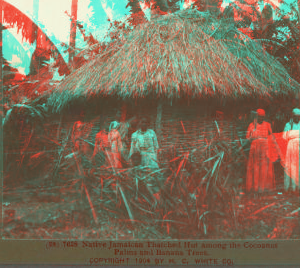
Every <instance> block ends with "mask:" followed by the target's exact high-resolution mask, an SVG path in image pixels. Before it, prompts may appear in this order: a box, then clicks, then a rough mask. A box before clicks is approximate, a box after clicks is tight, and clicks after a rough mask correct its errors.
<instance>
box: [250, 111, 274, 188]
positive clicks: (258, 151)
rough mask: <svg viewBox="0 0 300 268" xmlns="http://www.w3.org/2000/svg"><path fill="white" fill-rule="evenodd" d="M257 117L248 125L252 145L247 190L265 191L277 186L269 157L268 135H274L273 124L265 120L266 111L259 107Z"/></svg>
mask: <svg viewBox="0 0 300 268" xmlns="http://www.w3.org/2000/svg"><path fill="white" fill-rule="evenodd" d="M256 114H257V118H255V119H254V122H253V123H251V124H250V125H249V127H248V131H247V136H246V138H247V139H248V140H250V142H251V147H250V153H249V160H248V166H247V179H246V190H247V191H248V192H250V191H252V190H254V191H255V192H263V191H265V190H272V189H274V188H275V179H274V171H273V163H272V161H271V159H270V157H269V142H268V136H269V135H272V129H271V124H270V123H268V122H266V121H264V119H265V111H264V110H263V109H258V110H257V111H256Z"/></svg>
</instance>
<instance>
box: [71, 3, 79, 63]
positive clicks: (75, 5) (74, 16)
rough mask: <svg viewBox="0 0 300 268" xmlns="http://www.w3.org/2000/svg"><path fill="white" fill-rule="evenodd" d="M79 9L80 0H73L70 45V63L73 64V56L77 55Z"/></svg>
mask: <svg viewBox="0 0 300 268" xmlns="http://www.w3.org/2000/svg"><path fill="white" fill-rule="evenodd" d="M77 9H78V0H72V8H71V17H72V19H71V28H70V45H69V49H70V51H69V64H72V61H73V57H74V55H75V51H74V49H75V45H76V28H77V27H76V21H77Z"/></svg>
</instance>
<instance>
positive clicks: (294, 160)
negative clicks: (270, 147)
mask: <svg viewBox="0 0 300 268" xmlns="http://www.w3.org/2000/svg"><path fill="white" fill-rule="evenodd" d="M299 130H300V109H294V110H293V117H292V119H291V121H290V122H288V123H287V124H286V125H285V128H284V132H283V138H284V139H285V140H287V142H288V145H287V151H286V158H285V174H284V190H285V191H289V190H292V191H296V189H297V188H298V189H299Z"/></svg>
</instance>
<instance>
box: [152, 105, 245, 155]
mask: <svg viewBox="0 0 300 268" xmlns="http://www.w3.org/2000/svg"><path fill="white" fill-rule="evenodd" d="M225 108H226V107H225ZM218 110H219V111H220V112H222V110H223V111H224V109H217V107H211V106H209V105H207V104H206V105H204V104H202V107H199V105H190V106H177V105H173V106H166V105H165V106H164V108H163V116H162V135H161V137H158V140H159V143H160V147H161V151H162V153H161V157H160V159H161V160H162V161H163V160H165V161H167V158H169V157H168V156H167V154H169V153H170V148H172V147H173V148H176V150H177V152H179V153H185V152H191V151H192V150H193V149H196V148H197V147H202V146H203V145H204V144H207V143H209V142H210V141H211V139H213V138H214V137H215V136H216V135H221V138H222V139H226V140H228V142H233V141H235V140H237V139H245V136H246V131H247V126H248V124H249V119H248V118H246V116H245V115H244V114H243V113H242V112H241V113H240V114H239V116H235V115H233V114H232V113H231V114H230V113H225V112H223V117H220V115H218V113H217V111H218Z"/></svg>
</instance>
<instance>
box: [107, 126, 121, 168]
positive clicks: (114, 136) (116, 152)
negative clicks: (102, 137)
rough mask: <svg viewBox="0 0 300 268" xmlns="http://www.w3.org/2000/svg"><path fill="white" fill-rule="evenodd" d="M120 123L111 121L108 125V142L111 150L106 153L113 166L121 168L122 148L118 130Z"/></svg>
mask: <svg viewBox="0 0 300 268" xmlns="http://www.w3.org/2000/svg"><path fill="white" fill-rule="evenodd" d="M119 126H120V123H119V122H117V121H113V122H112V123H111V124H110V126H109V133H108V142H109V145H110V148H111V151H110V152H109V153H108V157H109V161H110V162H111V165H112V166H113V167H114V168H122V164H121V151H122V148H123V145H122V140H121V135H120V133H119V131H118V129H119Z"/></svg>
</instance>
